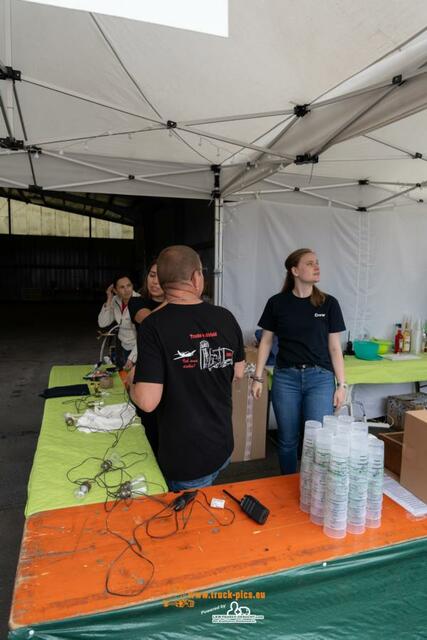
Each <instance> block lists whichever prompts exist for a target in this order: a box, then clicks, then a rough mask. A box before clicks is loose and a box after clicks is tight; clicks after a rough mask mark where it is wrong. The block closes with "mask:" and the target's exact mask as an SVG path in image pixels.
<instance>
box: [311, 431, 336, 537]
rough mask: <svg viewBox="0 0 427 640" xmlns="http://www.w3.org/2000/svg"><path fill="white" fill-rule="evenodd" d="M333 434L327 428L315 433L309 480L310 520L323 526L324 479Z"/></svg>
mask: <svg viewBox="0 0 427 640" xmlns="http://www.w3.org/2000/svg"><path fill="white" fill-rule="evenodd" d="M332 438H333V434H332V433H331V431H330V430H329V429H327V428H325V427H324V428H323V429H318V431H316V441H315V449H314V463H313V472H312V478H311V503H310V520H311V521H312V522H314V524H319V525H323V520H324V512H325V492H326V478H327V475H328V469H329V461H330V457H331V445H332Z"/></svg>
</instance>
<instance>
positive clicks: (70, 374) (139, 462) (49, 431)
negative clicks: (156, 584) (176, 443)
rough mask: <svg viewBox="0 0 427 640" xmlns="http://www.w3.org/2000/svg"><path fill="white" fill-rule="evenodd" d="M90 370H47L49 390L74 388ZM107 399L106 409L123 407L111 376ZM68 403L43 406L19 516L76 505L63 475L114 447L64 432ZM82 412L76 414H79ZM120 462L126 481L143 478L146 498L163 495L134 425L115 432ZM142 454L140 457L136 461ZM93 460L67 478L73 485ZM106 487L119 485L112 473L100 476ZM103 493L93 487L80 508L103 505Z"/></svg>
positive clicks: (93, 467)
mask: <svg viewBox="0 0 427 640" xmlns="http://www.w3.org/2000/svg"><path fill="white" fill-rule="evenodd" d="M89 370H90V367H89V365H88V366H57V367H53V368H52V370H51V374H50V378H49V386H50V387H55V386H60V385H68V384H78V383H82V382H84V380H82V376H83V375H84V374H86V373H88V371H89ZM108 392H109V394H110V395H108V396H104V397H103V398H102V399H103V400H104V402H105V403H106V404H116V403H121V402H126V401H127V397H126V395H125V391H124V387H123V385H122V382H121V380H120V378H119V377H118V375H115V376H114V387H113V388H112V389H108ZM70 400H73V399H72V398H53V399H50V400H46V402H45V408H44V415H43V422H42V426H41V430H40V436H39V440H38V443H37V450H36V453H35V456H34V462H33V467H32V470H31V475H30V479H29V483H28V500H27V505H26V508H25V515H26V516H30V515H32V514H33V513H37V512H39V511H46V510H48V509H60V508H63V507H72V506H75V505H77V504H81V502H79V501H78V500H77V499H76V497H75V496H74V490H75V488H76V485H73V484H72V483H71V482H70V481H69V480H68V479H67V476H66V474H67V471H68V470H69V469H71V468H72V467H75V466H76V465H79V464H80V463H81V462H83V461H84V460H86V459H87V458H90V457H94V458H103V457H104V456H105V453H106V451H107V449H108V447H110V446H111V445H112V444H113V442H114V435H115V434H116V433H117V432H114V434H111V433H81V432H79V431H72V430H70V429H69V428H67V426H66V424H65V421H64V413H66V412H70V413H76V408H75V406H74V404H73V403H71V402H70ZM83 410H84V409H83V408H82V409H81V411H83ZM114 450H115V451H117V452H118V453H119V454H120V456H121V457H122V458H123V455H125V454H128V455H126V458H125V459H124V464H125V465H126V466H129V464H132V463H135V464H132V467H131V468H130V469H129V470H128V473H129V474H131V476H132V477H136V476H138V475H141V474H144V475H145V477H146V479H147V481H148V493H150V494H155V493H163V492H164V491H167V485H166V482H165V479H164V477H163V475H162V473H161V471H160V469H159V466H158V464H157V461H156V459H155V457H154V454H153V452H152V450H151V447H150V445H149V443H148V440H147V438H146V436H145V433H144V430H143V428H142V427H141V425H140V424H135V425H133V426H130V427H127V428H126V429H125V430H124V431H123V432H120V441H119V443H118V444H117V446H116V447H115V448H114ZM138 454H144V455H138ZM99 465H100V462H99V460H88V461H87V462H86V463H85V464H84V465H82V466H81V467H80V468H79V469H78V470H76V471H75V472H73V476H72V478H73V479H77V478H79V477H84V476H86V477H91V476H93V475H95V474H96V473H97V471H98V470H99ZM105 478H106V481H107V483H108V485H109V486H111V485H113V484H117V483H119V482H120V481H121V480H120V474H119V472H118V471H114V472H110V473H109V474H107V475H106V476H105ZM105 498H106V492H105V489H103V488H101V487H98V486H97V485H95V484H94V485H93V486H92V488H91V490H90V492H89V493H88V495H87V496H86V498H85V499H84V502H85V503H96V502H104V500H105Z"/></svg>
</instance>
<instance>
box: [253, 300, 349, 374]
mask: <svg viewBox="0 0 427 640" xmlns="http://www.w3.org/2000/svg"><path fill="white" fill-rule="evenodd" d="M258 324H259V326H260V327H262V328H263V329H267V330H268V331H273V332H274V333H275V334H276V335H277V337H278V339H279V353H278V356H277V361H276V364H277V367H278V368H279V369H280V368H283V367H291V366H292V365H295V364H314V365H318V366H319V367H323V368H325V369H329V370H330V371H333V367H332V363H331V358H330V356H329V350H328V336H329V334H330V333H339V332H340V331H345V324H344V319H343V316H342V313H341V309H340V306H339V304H338V301H337V300H336V298H334V297H333V296H330V295H327V296H326V299H325V302H324V303H323V304H322V305H320V307H315V306H313V305H312V304H311V302H310V298H298V297H297V296H295V295H294V294H293V293H292V292H291V291H286V292H285V293H278V294H276V295H275V296H273V297H272V298H270V299H269V300H268V302H267V304H266V306H265V309H264V312H263V314H262V316H261V319H260V321H259V323H258Z"/></svg>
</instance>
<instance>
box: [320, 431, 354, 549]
mask: <svg viewBox="0 0 427 640" xmlns="http://www.w3.org/2000/svg"><path fill="white" fill-rule="evenodd" d="M349 457H350V441H349V439H348V438H346V437H344V436H339V435H336V436H335V437H333V438H332V446H331V458H330V462H329V470H328V474H327V477H326V493H325V514H324V524H323V532H324V533H325V534H326V535H327V536H329V537H331V538H344V537H345V535H346V531H347V503H348V490H349Z"/></svg>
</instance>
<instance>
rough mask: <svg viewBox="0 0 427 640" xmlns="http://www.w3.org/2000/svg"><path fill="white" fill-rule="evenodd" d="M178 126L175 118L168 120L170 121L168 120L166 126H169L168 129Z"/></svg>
mask: <svg viewBox="0 0 427 640" xmlns="http://www.w3.org/2000/svg"><path fill="white" fill-rule="evenodd" d="M177 126H178V125H177V123H176V122H175V120H168V121H167V122H166V127H167V128H168V129H176V128H177Z"/></svg>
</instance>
